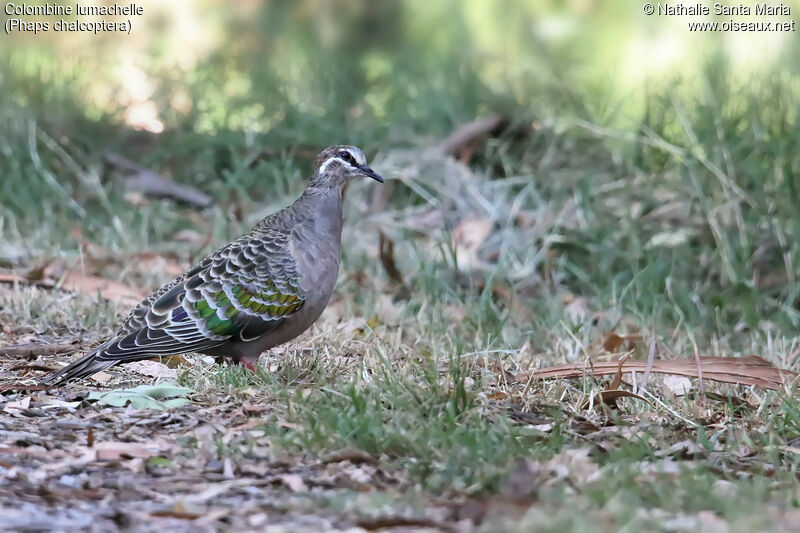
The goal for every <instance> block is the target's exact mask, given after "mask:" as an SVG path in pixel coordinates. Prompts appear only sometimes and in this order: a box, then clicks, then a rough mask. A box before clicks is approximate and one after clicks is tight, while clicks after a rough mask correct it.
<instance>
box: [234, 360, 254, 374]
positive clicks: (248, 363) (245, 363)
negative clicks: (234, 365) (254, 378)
mask: <svg viewBox="0 0 800 533" xmlns="http://www.w3.org/2000/svg"><path fill="white" fill-rule="evenodd" d="M237 362H238V363H239V364H240V365H242V366H243V367H245V368H246V369H247V370H249V371H250V372H252V373H253V374H255V373H257V370H256V365H255V364H253V362H252V361H248V360H246V359H239V361H237Z"/></svg>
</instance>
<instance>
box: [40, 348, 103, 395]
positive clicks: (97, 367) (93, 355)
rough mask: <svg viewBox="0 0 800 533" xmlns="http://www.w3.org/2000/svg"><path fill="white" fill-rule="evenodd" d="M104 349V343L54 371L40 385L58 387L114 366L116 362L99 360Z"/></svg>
mask: <svg viewBox="0 0 800 533" xmlns="http://www.w3.org/2000/svg"><path fill="white" fill-rule="evenodd" d="M105 347H106V343H104V344H101V345H100V346H98V347H97V348H95V349H94V350H92V351H91V352H89V353H87V354H86V355H84V356H83V357H81V358H80V359H78V360H77V361H75V362H72V363H70V364H68V365H67V366H65V367H64V368H62V369H60V370H56V371H55V372H52V373H50V374H48V375H46V376H45V377H44V378H42V380H41V383H42V384H44V385H58V384H60V383H64V382H65V381H69V380H71V379H83V378H87V377H89V376H91V375H93V374H96V373H98V372H100V371H101V370H105V369H106V368H108V367H111V366H114V365H115V364H116V363H117V362H118V361H115V360H113V359H112V360H110V361H109V360H106V359H100V358H99V357H98V355H100V354H101V353H102V352H103V350H104V349H105Z"/></svg>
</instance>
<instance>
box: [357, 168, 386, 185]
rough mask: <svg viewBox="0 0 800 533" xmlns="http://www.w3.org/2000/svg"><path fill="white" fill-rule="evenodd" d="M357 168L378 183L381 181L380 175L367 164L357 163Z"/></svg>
mask: <svg viewBox="0 0 800 533" xmlns="http://www.w3.org/2000/svg"><path fill="white" fill-rule="evenodd" d="M358 170H360V171H361V173H362V174H364V175H365V176H368V177H370V178H372V179H374V180H375V181H377V182H378V183H383V178H382V177H381V175H380V174H378V173H377V172H375V171H374V170H372V169H371V168H369V167H368V166H367V165H359V166H358Z"/></svg>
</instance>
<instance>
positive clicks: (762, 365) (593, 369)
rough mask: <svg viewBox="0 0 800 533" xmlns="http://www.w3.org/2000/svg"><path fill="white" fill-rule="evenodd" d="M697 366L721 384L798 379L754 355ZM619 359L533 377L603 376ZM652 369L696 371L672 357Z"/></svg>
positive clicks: (637, 366) (769, 384) (633, 366)
mask: <svg viewBox="0 0 800 533" xmlns="http://www.w3.org/2000/svg"><path fill="white" fill-rule="evenodd" d="M699 361H700V365H699V366H700V368H701V369H702V373H703V379H710V380H712V381H719V382H721V383H735V384H739V385H754V386H756V387H761V388H765V389H779V388H781V387H782V386H784V385H791V384H792V383H794V382H795V381H796V380H797V373H795V372H792V371H790V370H784V369H780V368H777V367H775V366H774V365H773V364H772V363H770V362H768V361H766V360H764V359H762V358H761V357H759V356H757V355H748V356H746V357H712V356H707V357H700V358H699ZM617 367H618V361H599V362H593V363H591V364H587V363H584V362H579V363H568V364H565V365H558V366H553V367H549V368H541V369H538V370H536V371H535V372H534V377H535V378H540V379H556V378H577V377H581V376H583V375H587V374H588V375H595V376H603V375H608V374H616V373H617ZM645 367H646V362H645V361H638V360H631V359H628V360H627V361H625V363H624V367H623V370H624V371H625V372H632V371H636V372H641V371H643V370H644V369H645ZM652 372H655V373H659V374H676V375H680V376H686V377H691V378H695V377H697V373H698V364H697V361H695V360H694V359H673V360H668V361H665V360H661V361H653V367H652ZM530 377H531V376H530V374H529V373H527V372H523V373H520V374H518V375H517V376H516V377H515V378H514V380H515V381H516V382H518V383H527V382H528V380H529V379H530Z"/></svg>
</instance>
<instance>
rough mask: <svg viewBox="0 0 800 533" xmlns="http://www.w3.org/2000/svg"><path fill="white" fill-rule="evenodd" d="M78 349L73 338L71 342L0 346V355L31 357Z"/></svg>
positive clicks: (77, 344) (78, 346)
mask: <svg viewBox="0 0 800 533" xmlns="http://www.w3.org/2000/svg"><path fill="white" fill-rule="evenodd" d="M79 349H80V343H79V342H78V341H77V340H75V341H73V342H71V343H58V344H34V343H26V344H15V345H12V346H3V347H2V348H0V355H4V356H6V357H19V358H25V359H28V358H33V357H36V356H38V355H61V354H66V353H70V352H74V351H76V350H79Z"/></svg>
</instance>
